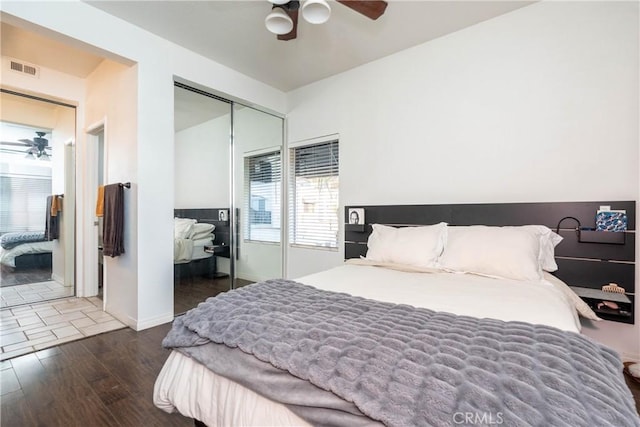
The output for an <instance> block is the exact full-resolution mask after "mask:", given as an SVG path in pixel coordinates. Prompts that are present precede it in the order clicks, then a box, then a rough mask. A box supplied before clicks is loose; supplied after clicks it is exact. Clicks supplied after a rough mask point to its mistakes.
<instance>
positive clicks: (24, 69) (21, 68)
mask: <svg viewBox="0 0 640 427" xmlns="http://www.w3.org/2000/svg"><path fill="white" fill-rule="evenodd" d="M9 63H10V68H11V70H12V71H16V72H18V73H21V74H26V75H29V76H33V77H39V76H40V69H39V68H38V67H36V66H35V65H32V64H27V63H24V62H18V61H16V60H15V59H11V60H10V61H9Z"/></svg>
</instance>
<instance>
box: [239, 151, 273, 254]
mask: <svg viewBox="0 0 640 427" xmlns="http://www.w3.org/2000/svg"><path fill="white" fill-rule="evenodd" d="M281 164H282V161H281V155H280V151H279V150H278V151H273V152H270V153H266V154H260V155H256V156H250V157H245V159H244V217H243V220H244V239H245V240H248V241H254V242H272V243H280V223H281V222H280V216H281V214H280V212H281V205H282V195H281V192H282V184H281V181H282V178H281V177H282V167H281Z"/></svg>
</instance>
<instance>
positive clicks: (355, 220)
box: [349, 208, 364, 225]
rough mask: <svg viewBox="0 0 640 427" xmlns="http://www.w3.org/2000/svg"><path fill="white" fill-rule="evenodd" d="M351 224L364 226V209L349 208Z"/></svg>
mask: <svg viewBox="0 0 640 427" xmlns="http://www.w3.org/2000/svg"><path fill="white" fill-rule="evenodd" d="M349 224H354V225H355V224H357V225H364V209H363V208H353V209H352V208H349Z"/></svg>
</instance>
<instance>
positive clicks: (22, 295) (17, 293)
mask: <svg viewBox="0 0 640 427" xmlns="http://www.w3.org/2000/svg"><path fill="white" fill-rule="evenodd" d="M72 295H73V286H63V285H62V284H60V283H58V282H55V281H53V280H48V281H46V282H39V283H29V284H27V285H13V286H4V287H1V288H0V306H1V307H2V308H3V309H4V308H6V307H14V306H18V305H23V304H31V303H36V302H40V301H47V300H51V299H56V298H65V297H70V296H72Z"/></svg>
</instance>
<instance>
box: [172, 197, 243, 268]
mask: <svg viewBox="0 0 640 427" xmlns="http://www.w3.org/2000/svg"><path fill="white" fill-rule="evenodd" d="M220 210H226V211H227V212H228V211H229V208H202V209H174V211H173V214H174V215H175V217H176V218H192V219H196V220H198V222H204V223H207V224H213V225H215V226H216V228H215V230H214V231H213V233H214V234H215V236H216V237H215V239H214V241H213V244H214V245H225V246H229V244H230V241H231V240H230V238H229V221H220V220H219V216H218V213H219V212H220ZM216 255H217V256H222V257H225V258H229V252H228V251H227V252H223V253H216Z"/></svg>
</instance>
